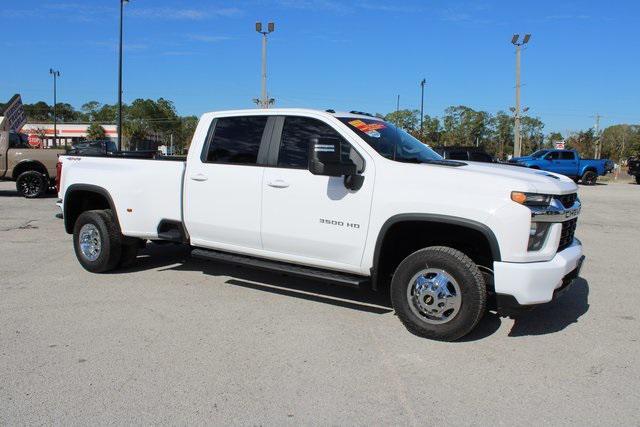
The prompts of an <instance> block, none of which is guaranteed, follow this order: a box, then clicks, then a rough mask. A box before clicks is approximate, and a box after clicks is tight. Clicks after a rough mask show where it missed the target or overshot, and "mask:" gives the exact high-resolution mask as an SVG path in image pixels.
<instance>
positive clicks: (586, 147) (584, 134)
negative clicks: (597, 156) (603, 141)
mask: <svg viewBox="0 0 640 427" xmlns="http://www.w3.org/2000/svg"><path fill="white" fill-rule="evenodd" d="M595 142H596V137H595V134H594V130H593V128H591V129H588V130H584V131H579V132H577V133H574V134H572V135H571V136H569V137H568V138H567V139H566V144H567V145H566V147H567V148H569V149H572V150H576V151H577V152H578V153H579V154H580V157H583V158H590V157H593V156H594V152H595Z"/></svg>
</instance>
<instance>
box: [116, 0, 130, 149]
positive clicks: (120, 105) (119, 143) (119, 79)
mask: <svg viewBox="0 0 640 427" xmlns="http://www.w3.org/2000/svg"><path fill="white" fill-rule="evenodd" d="M125 3H129V0H120V49H119V57H118V151H122V18H123V15H124V4H125Z"/></svg>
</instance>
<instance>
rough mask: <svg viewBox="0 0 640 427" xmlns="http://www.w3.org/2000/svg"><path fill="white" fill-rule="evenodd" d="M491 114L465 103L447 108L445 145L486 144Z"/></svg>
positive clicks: (444, 132) (443, 137) (444, 131)
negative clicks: (476, 109) (467, 105)
mask: <svg viewBox="0 0 640 427" xmlns="http://www.w3.org/2000/svg"><path fill="white" fill-rule="evenodd" d="M490 120H491V115H490V114H489V113H487V112H485V111H475V110H474V109H472V108H469V107H466V106H464V105H458V106H451V107H448V108H447V109H446V110H445V116H444V130H443V135H442V140H443V142H444V145H484V142H485V141H486V139H487V138H488V136H489V130H490Z"/></svg>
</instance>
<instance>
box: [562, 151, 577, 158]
mask: <svg viewBox="0 0 640 427" xmlns="http://www.w3.org/2000/svg"><path fill="white" fill-rule="evenodd" d="M560 160H575V156H574V154H573V151H561V152H560Z"/></svg>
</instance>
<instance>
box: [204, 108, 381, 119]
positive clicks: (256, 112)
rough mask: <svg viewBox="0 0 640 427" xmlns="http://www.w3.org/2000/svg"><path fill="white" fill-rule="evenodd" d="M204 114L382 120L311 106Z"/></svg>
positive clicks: (362, 114)
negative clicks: (317, 116)
mask: <svg viewBox="0 0 640 427" xmlns="http://www.w3.org/2000/svg"><path fill="white" fill-rule="evenodd" d="M205 114H211V115H215V116H256V115H267V114H268V115H288V114H294V115H309V114H312V115H316V114H321V115H326V116H329V117H336V118H354V119H367V120H379V121H384V119H382V118H380V117H375V116H373V115H371V114H369V113H365V112H362V111H335V110H332V109H329V110H317V109H313V108H252V109H244V110H223V111H210V112H208V113H205Z"/></svg>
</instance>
